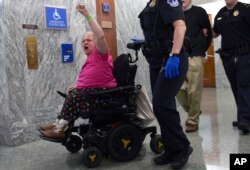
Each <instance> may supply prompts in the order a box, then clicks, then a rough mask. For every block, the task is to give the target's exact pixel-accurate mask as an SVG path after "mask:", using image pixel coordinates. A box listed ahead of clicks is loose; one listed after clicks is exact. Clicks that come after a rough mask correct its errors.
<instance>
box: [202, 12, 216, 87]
mask: <svg viewBox="0 0 250 170" xmlns="http://www.w3.org/2000/svg"><path fill="white" fill-rule="evenodd" d="M208 16H209V20H210V23H212V15H211V14H208ZM211 25H212V24H211ZM215 84H216V82H215V62H214V43H213V40H212V43H211V45H210V47H209V48H208V51H207V60H205V64H204V75H203V87H216V85H215Z"/></svg>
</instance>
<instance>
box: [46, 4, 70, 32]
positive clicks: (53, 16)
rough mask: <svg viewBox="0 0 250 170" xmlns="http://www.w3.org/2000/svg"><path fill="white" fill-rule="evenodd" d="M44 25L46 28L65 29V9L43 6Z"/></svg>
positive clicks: (66, 24) (66, 25)
mask: <svg viewBox="0 0 250 170" xmlns="http://www.w3.org/2000/svg"><path fill="white" fill-rule="evenodd" d="M45 26H46V29H57V30H67V29H68V23H67V9H66V8H64V7H54V6H45Z"/></svg>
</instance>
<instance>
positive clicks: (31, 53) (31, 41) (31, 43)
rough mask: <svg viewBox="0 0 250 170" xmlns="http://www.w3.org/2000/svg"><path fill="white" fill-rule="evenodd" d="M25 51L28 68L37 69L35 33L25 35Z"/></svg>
mask: <svg viewBox="0 0 250 170" xmlns="http://www.w3.org/2000/svg"><path fill="white" fill-rule="evenodd" d="M25 40H26V53H27V64H28V69H38V57H37V39H36V36H35V35H26V37H25Z"/></svg>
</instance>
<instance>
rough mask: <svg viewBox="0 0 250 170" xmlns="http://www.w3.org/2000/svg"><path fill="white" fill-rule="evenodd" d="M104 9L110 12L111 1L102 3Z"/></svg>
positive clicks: (105, 11)
mask: <svg viewBox="0 0 250 170" xmlns="http://www.w3.org/2000/svg"><path fill="white" fill-rule="evenodd" d="M102 11H103V12H104V13H109V12H110V5H109V3H103V4H102Z"/></svg>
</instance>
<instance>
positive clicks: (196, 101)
mask: <svg viewBox="0 0 250 170" xmlns="http://www.w3.org/2000/svg"><path fill="white" fill-rule="evenodd" d="M188 59H189V67H188V72H187V76H186V79H185V80H184V83H183V84H182V86H181V89H180V91H179V92H178V94H177V99H178V101H179V103H180V104H181V106H182V107H183V109H184V110H185V111H186V112H187V113H188V121H191V123H195V124H198V123H199V115H200V112H201V95H202V88H203V65H204V64H203V63H204V57H201V56H195V57H189V58H188Z"/></svg>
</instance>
